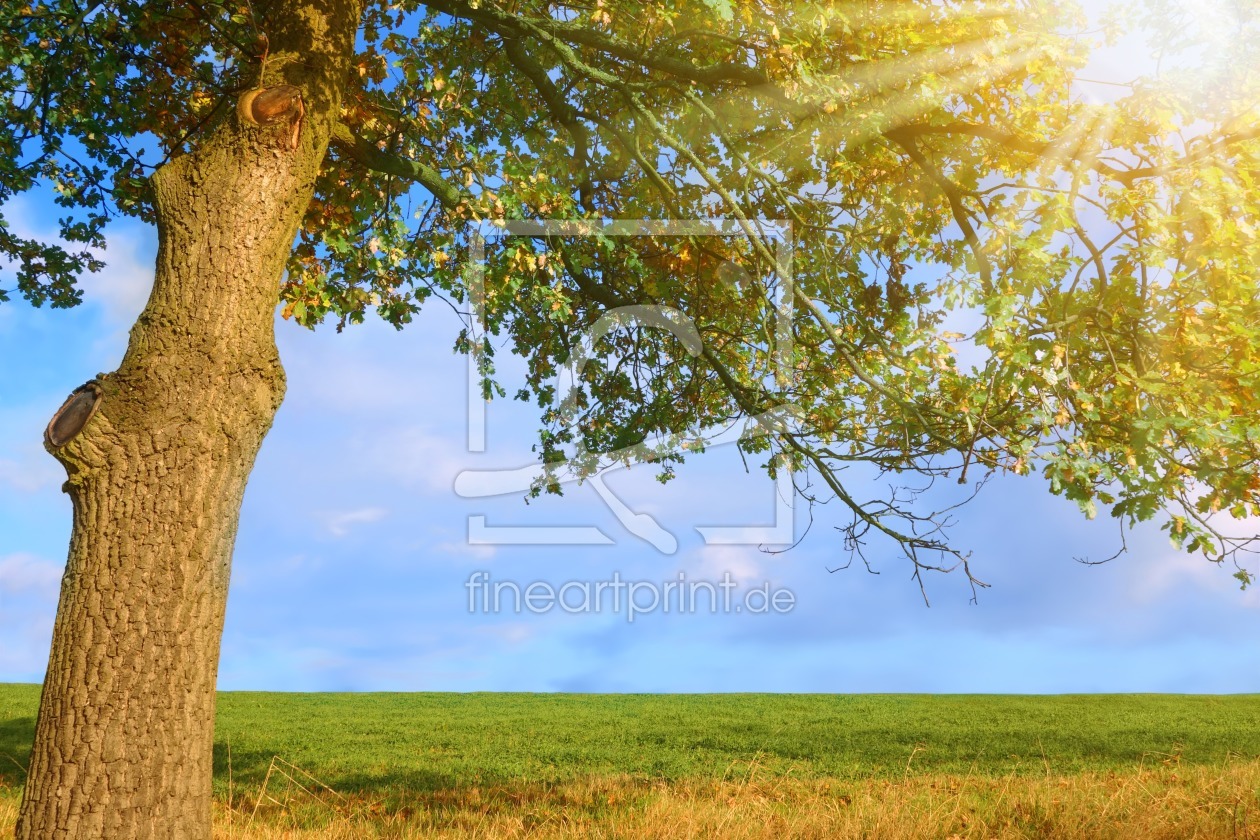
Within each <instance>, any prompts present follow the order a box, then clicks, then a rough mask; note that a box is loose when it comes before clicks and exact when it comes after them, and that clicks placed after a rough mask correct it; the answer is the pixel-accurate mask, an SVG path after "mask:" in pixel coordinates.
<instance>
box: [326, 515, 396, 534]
mask: <svg viewBox="0 0 1260 840" xmlns="http://www.w3.org/2000/svg"><path fill="white" fill-rule="evenodd" d="M388 515H389V511H387V510H385V509H384V508H360V509H358V510H348V511H344V512H342V513H331V514H328V515H327V518H326V519H325V520H324V527H325V528H327V529H328V533H330V534H332V535H333V536H334V537H344V536H346V535H347V534H349V533H350V528H351V526H353V525H364V524H368V523H371V522H380V521H381V520H382V519H384V518H385V517H386V516H388Z"/></svg>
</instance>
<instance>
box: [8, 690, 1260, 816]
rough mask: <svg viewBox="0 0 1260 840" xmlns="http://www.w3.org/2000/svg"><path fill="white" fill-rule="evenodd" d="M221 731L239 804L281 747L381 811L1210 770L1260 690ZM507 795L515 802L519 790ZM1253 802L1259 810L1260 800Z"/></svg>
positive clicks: (292, 711) (538, 711) (1229, 751)
mask: <svg viewBox="0 0 1260 840" xmlns="http://www.w3.org/2000/svg"><path fill="white" fill-rule="evenodd" d="M38 691H39V690H38V687H37V686H30V685H0V787H7V788H8V791H7V793H6V795H7V796H8V797H13V796H15V795H16V788H17V786H19V785H20V784H21V780H22V776H23V770H22V767H23V766H24V765H25V762H26V756H27V754H28V751H29V746H30V740H31V737H32V733H33V729H34V718H35V711H36V706H37V702H38ZM215 740H216V747H215V750H216V770H215V773H216V775H215V787H216V793H217V794H218V796H219V798H220V799H221V800H222V801H223V802H225V803H227V802H229V801H230V802H231V803H232V806H233V807H234V808H239V807H241V803H246V804H248V803H250V802H254V803H256V802H257V801H258V798H257V796H256V794H257V792H258V791H260V790H261V789H262V785H263V782H264V779H265V778H266V776H267V773H268V770H269V768H272V767H273V761H272V760H273V758H274V757H279V758H280V759H281V760H282V761H283V762H285V764H283V765H274V766H275V767H277V768H278V769H277V771H276V772H277V773H278V775H275V776H274V777H273V779H272V780H270V781H269V782H268V785H269V787H274V784H275V782H276V780H277V779H279V778H280V777H281V776H283V778H284V779H285V780H287V781H286V784H288V785H289V789H290V790H291V789H292V784H294V783H296V782H299V781H300V782H302V784H303V785H304V786H305V787H307V788H310V789H311V790H312V791H317V790H323V789H322V788H320V784H322V785H326V786H327V787H328V788H330V789H331V790H332V791H336V792H337V794H340V795H343V796H346V797H350V798H351V800H353V801H360V802H366V801H370V802H372V803H373V806H374V807H375V808H376V809H377V810H378V811H379V812H380V813H383V814H396V813H398V812H399V811H400V810H404V809H407V808H408V807H409V805H408V803H412V802H414V801H415V800H416V799H417V797H419V798H421V799H425V801H430V802H432V801H434V799H433V798H434V797H435V796H436V797H439V798H440V797H441V796H449V795H452V792H458V791H464V792H467V791H471V790H498V791H501V792H503V791H511V790H524V789H526V788H529V789H533V790H536V791H537V790H544V791H545V790H560V789H569V790H570V791H573V790H576V789H579V788H580V789H581V790H584V791H587V792H588V793H589V791H590V789H591V785H592V784H596V787H598V788H599V789H600V790H603V788H602V787H600V784H602V782H600V780H603V781H606V782H608V783H609V784H611V785H612V787H613V788H614V789H622V790H625V789H633V790H635V791H638V794H637V795H639V797H640V800H641V799H642V796H644V795H647V792H650V790H653V789H658V790H681V789H689V790H693V791H694V790H699V789H700V788H704V789H706V790H716V789H718V788H721V786H723V785H731V784H735V785H746V784H748V783H749V782H750V781H753V780H755V782H756V783H757V784H766V783H768V782H771V781H774V780H785V781H790V782H791V783H792V784H799V785H804V786H805V787H807V788H809V790H811V791H813V793H811V794H810V796H814V795H815V794H816V793H817V791H819V790H822V789H823V788H824V787H827V786H830V785H832V784H838V785H844V784H846V783H859V784H860V785H867V786H869V785H872V784H874V785H879V784H890V783H896V784H904V783H906V782H907V780H913V779H921V780H928V779H931V780H941V779H943V780H948V779H955V780H960V779H961V780H973V781H976V782H983V783H988V782H992V781H994V780H1005V781H1006V783H1007V784H1008V785H1010V784H1012V783H1014V784H1022V783H1023V782H1022V781H1021V780H1046V779H1057V780H1064V779H1073V778H1076V779H1082V778H1097V779H1106V778H1117V777H1118V776H1117V774H1119V776H1123V777H1125V778H1130V777H1132V778H1138V777H1140V775H1141V774H1142V773H1143V772H1154V773H1157V774H1158V773H1163V774H1165V776H1164V777H1161V778H1165V781H1167V778H1166V777H1167V774H1169V773H1172V774H1173V781H1177V780H1178V778H1179V777H1177V776H1176V773H1177V772H1180V773H1181V774H1182V776H1185V775H1186V774H1192V773H1193V772H1194V768H1207V770H1208V771H1209V776H1211V774H1213V773H1217V772H1224V771H1225V770H1227V769H1228V768H1230V767H1235V766H1237V767H1250V768H1253V769H1254V768H1256V767H1257V766H1260V764H1258V760H1260V695H1246V696H1226V697H1218V696H1177V695H1077V696H1038V697H1031V696H990V695H972V696H953V695H852V696H836V695H766V694H756V695H729V694H728V695H577V694H556V695H550V694H431V693H426V694H380V693H373V694H276V693H253V692H227V693H224V694H221V695H220V698H219V717H218V721H217V725H216V738H215ZM229 764H230V767H229ZM1170 768H1171V769H1170ZM306 774H309V775H306ZM1205 778H1206V777H1205ZM1212 778H1215V776H1212ZM1248 778H1250V777H1248ZM314 780H318V783H320V784H317V783H316V782H315V781H314ZM935 784H936V782H935V781H933V782H932V785H933V787H935ZM942 784H948V782H942ZM1242 784H1243V785H1244V787H1246V786H1249V785H1252V783H1251V782H1250V781H1244V782H1242ZM654 786H655V787H654ZM1252 787H1254V786H1252ZM321 795H322V794H321ZM330 795H331V794H330ZM479 795H480V794H479ZM505 796H506V797H507V798H506V799H505V803H507V804H505V805H504V807H505V808H507V807H508V806H509V805H510V802H511V801H514V800H513V799H512V796H511V795H507V794H505ZM603 796H604V794H603V793H599V794H598V795H597V796H596V798H597V799H599V798H601V797H603ZM1257 796H1260V793H1257ZM426 797H427V799H426ZM316 798H318V797H316ZM544 798H545V797H544ZM579 798H580V797H579ZM616 799H617V794H616V793H613V794H610V799H609V801H610V802H615V801H616ZM1253 799H1255V798H1254V797H1253ZM348 801H350V800H348ZM601 801H602V799H601ZM278 804H281V803H278V802H272V803H270V806H271V807H272V810H275V808H274V806H275V805H278ZM1245 804H1246V805H1247V807H1248V808H1250V809H1251V811H1255V810H1256V808H1257V805H1260V799H1255V801H1251V802H1249V803H1245ZM461 807H462V806H461ZM556 807H559V806H556ZM246 810H248V809H246ZM563 810H564V809H563V808H560V811H561V812H563ZM586 810H587V811H589V810H590V808H586ZM599 810H600V809H599V808H597V809H596V811H597V812H598V811H599ZM595 816H598V814H597V813H596V815H595ZM430 827H432V826H430ZM1235 835H1236V836H1253V835H1237V834H1236V832H1235ZM347 836H355V835H353V834H350V835H347ZM371 836H375V835H371ZM382 836H384V835H382ZM390 836H393V835H390ZM398 836H409V835H402V834H400V835H398ZM452 836H455V835H452ZM458 836H464V835H458ZM484 836H498V835H490V834H487V835H484ZM612 836H617V835H616V833H614V835H612ZM942 836H944V835H942ZM960 836H961V835H960ZM1019 836H1024V835H1019ZM1027 836H1051V835H1037V834H1032V835H1027ZM1056 836H1057V835H1056ZM1090 836H1093V835H1090ZM1171 836H1176V835H1171ZM1185 836H1198V835H1189V834H1187V835H1185ZM1203 836H1212V835H1203ZM1221 836H1229V835H1227V834H1223V835H1221Z"/></svg>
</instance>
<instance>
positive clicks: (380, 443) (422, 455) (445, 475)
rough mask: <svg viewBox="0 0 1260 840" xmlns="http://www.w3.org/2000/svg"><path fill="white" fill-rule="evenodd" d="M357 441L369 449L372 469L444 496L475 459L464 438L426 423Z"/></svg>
mask: <svg viewBox="0 0 1260 840" xmlns="http://www.w3.org/2000/svg"><path fill="white" fill-rule="evenodd" d="M356 444H357V446H358V448H360V449H366V450H367V456H368V459H367V460H368V462H369V463H368V466H369V467H370V468H371V469H372V470H373V472H377V473H379V474H380V475H384V476H390V477H393V478H395V479H397V480H399V481H401V482H402V483H403V484H404V485H408V486H413V487H414V486H420V487H423V488H425V489H427V490H430V491H433V492H435V493H441V494H443V495H444V496H449V495H450V494H451V493H452V488H453V487H454V486H455V476H457V475H459V473H460V472H461V471H462V470H465V469H468V468H469V467H470V466H471V465H472V464H473V463H474V461H473V456H472V455H470V454H469V453H468V452H466V451H465V449H464V446H463V442H462V441H458V440H452V439H451V438H449V437H442V436H440V435H435V434H432V433H431V432H430V431H429V430H428V429H427V428H426V427H423V426H411V427H408V428H404V429H400V430H397V431H395V432H393V433H385V434H381V435H379V436H378V435H374V436H373V441H372V443H366V442H364V441H363V440H361V439H360V440H358V441H356Z"/></svg>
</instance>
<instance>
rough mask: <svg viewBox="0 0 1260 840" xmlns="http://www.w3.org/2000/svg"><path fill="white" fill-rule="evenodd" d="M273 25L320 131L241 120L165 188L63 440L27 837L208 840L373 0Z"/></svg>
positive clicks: (219, 131)
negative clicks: (269, 486) (288, 266)
mask: <svg viewBox="0 0 1260 840" xmlns="http://www.w3.org/2000/svg"><path fill="white" fill-rule="evenodd" d="M268 12H269V15H268V20H269V23H268V24H267V27H268V31H267V35H268V38H269V40H270V43H271V47H272V53H271V58H270V60H269V61H268V65H267V67H268V78H266V79H265V80H263V82H264V86H274V85H280V84H285V85H292V86H294V87H295V88H297V89H299V90H300V91H301V95H302V100H303V103H304V114H305V116H304V118H303V119H302V123H301V125H300V126H298V127H297V130H296V131H295V130H294V127H293V125H292V124H291V123H290V122H283V123H282V124H278V125H271V124H263V125H255V124H249V123H248V122H247V121H243V120H241V119H240V118H239V117H238V116H236V115H235V113H234V112H233V116H232V117H231V118H230V119H228V120H225V122H224V123H223V124H222V125H220V126H219V127H218V128H216V130H215V131H214V133H213V134H212V135H211V136H210V137H209V138H207V140H206V141H205V142H204V143H203V144H201V145H200V147H199V148H198V149H197V150H196V151H195V152H193V153H191V154H188V155H185V156H183V157H180V158H176V159H175V160H173V161H171V162H170V163H168V164H167V165H166V166H164V167H163V168H162V169H160V170H159V171H158V172H157V173H156V174H155V176H154V178H153V188H154V194H155V196H156V209H157V218H158V236H159V247H158V257H157V267H156V273H155V279H154V285H153V292H152V295H151V297H150V298H149V302H148V305H147V306H146V308H145V310H144V312H143V314H141V316H140V318H139V320H138V321H137V323H136V325H135V326H134V327H133V329H132V332H131V338H130V343H129V345H128V349H127V353H126V356H125V358H124V359H123V362H122V365H121V366H120V367H119V369H118V370H117V371H115V372H114V373H112V374H106V375H102V376H101V377H98V380H97V381H98V383H99V387H100V390H101V394H102V399H101V401H100V404H99V407H98V408H97V411H96V413H95V414H94V415H93V416H92V417H91V419H90V420H89V421H88V423H87V425H86V426H85V427H84V428H83V429H82V431H81V432H79V433H78V434H76V435H75V436H73V437H72V438H71V439H70V440H68V441H66V442H65V443H64V445H62V446H54V445H53V444H52V443H49V449H50V451H52V452H53V454H54V455H55V456H56V457H57V458H58V459H59V460H60V461H61V462H62V464H64V465H65V468H66V472H67V475H68V477H69V480H68V481H67V482H66V485H65V490H66V492H68V493H69V495H70V497H71V499H72V501H73V507H74V521H73V531H72V535H71V539H70V549H69V557H68V560H67V565H66V572H65V576H64V578H63V580H62V587H61V598H60V603H59V605H58V609H57V621H56V625H55V628H54V631H53V640H52V652H51V656H50V658H49V665H48V672H47V676H46V679H45V683H44V691H43V695H42V698H41V702H40V709H39V718H38V722H37V724H36V734H35V744H34V749H33V752H32V754H31V762H30V767H29V774H28V778H27V783H26V788H25V792H24V795H23V801H22V808H21V813H20V817H19V820H18V828H17V837H18V838H20V840H46V838H73V840H91V838H109V840H125V838H162V840H174V839H175V838H196V840H208V838H209V837H210V835H211V822H210V791H211V787H210V782H211V758H212V748H213V724H214V708H215V694H214V691H215V680H216V675H217V669H218V659H219V644H220V638H221V634H222V629H223V616H224V609H225V606H226V601H227V590H228V577H229V568H230V563H231V554H232V548H233V543H234V541H235V537H236V527H237V520H238V515H239V511H240V505H241V500H242V496H243V494H244V491H245V484H246V481H247V480H248V477H249V473H250V470H251V468H252V466H253V463H254V459H255V456H256V455H257V453H258V449H259V446H260V445H261V443H262V440H263V437H264V435H265V434H266V433H267V430H268V429H269V427H270V425H271V422H272V418H273V416H274V415H275V412H276V409H277V408H278V407H279V405H280V400H281V397H282V396H283V392H284V373H283V370H282V368H281V366H280V359H279V355H278V353H277V351H276V346H275V339H274V335H273V329H272V326H273V322H274V313H275V306H276V302H277V288H278V282H279V280H280V277H281V274H282V271H283V269H284V264H285V260H286V258H287V256H288V254H289V252H290V249H291V248H292V244H293V239H294V236H295V234H296V231H297V226H298V224H299V222H300V220H301V216H302V213H303V211H304V210H305V208H306V207H307V205H308V203H309V201H310V198H311V194H312V190H313V184H314V180H315V176H316V174H317V172H318V169H319V166H320V164H321V161H322V160H323V159H324V153H325V149H326V146H327V142H328V138H329V136H330V134H331V133H332V129H333V126H334V124H335V121H336V117H337V114H338V109H339V105H340V88H341V85H342V83H343V80H344V79H345V78H346V73H347V72H348V68H349V61H350V56H351V54H352V51H353V40H354V33H355V30H356V28H357V22H358V17H359V14H360V0H282V2H277V3H274V4H272V5H271V6H270V7H269V8H268ZM295 135H296V141H297V142H296V143H294V142H293V140H294V137H295ZM76 384H77V383H76Z"/></svg>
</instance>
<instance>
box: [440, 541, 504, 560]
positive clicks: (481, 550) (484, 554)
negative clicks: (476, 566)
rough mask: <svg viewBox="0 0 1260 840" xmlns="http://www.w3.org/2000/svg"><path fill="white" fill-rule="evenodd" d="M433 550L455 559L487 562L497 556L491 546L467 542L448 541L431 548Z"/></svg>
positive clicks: (496, 551) (495, 550)
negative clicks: (462, 558)
mask: <svg viewBox="0 0 1260 840" xmlns="http://www.w3.org/2000/svg"><path fill="white" fill-rule="evenodd" d="M433 550H434V551H436V552H438V553H439V554H451V555H454V556H456V557H468V558H471V559H473V560H489V559H491V558H492V557H494V556H495V555H496V554H498V553H499V552H498V549H497V548H495V547H494V546H492V545H473V544H471V543H469V542H457V541H454V540H448V541H446V542H441V543H438V544H437V545H435V546H433Z"/></svg>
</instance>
